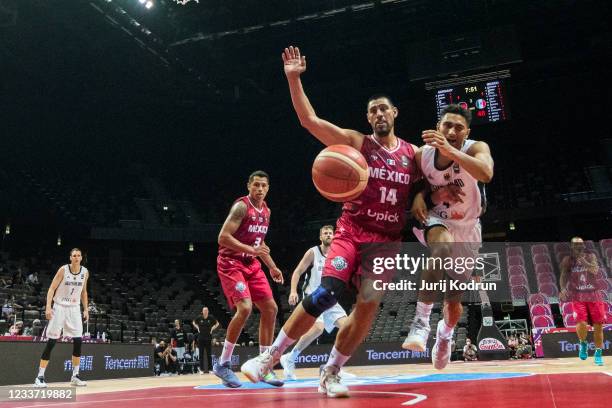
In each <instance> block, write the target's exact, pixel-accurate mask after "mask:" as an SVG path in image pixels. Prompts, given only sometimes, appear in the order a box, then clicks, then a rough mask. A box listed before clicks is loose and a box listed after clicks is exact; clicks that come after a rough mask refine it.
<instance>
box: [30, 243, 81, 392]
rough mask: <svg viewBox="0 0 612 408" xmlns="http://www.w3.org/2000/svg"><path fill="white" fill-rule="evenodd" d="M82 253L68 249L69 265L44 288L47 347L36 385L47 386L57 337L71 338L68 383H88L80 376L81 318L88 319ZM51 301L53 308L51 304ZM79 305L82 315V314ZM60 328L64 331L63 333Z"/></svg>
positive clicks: (41, 360)
mask: <svg viewBox="0 0 612 408" xmlns="http://www.w3.org/2000/svg"><path fill="white" fill-rule="evenodd" d="M82 260H83V256H82V254H81V250H80V249H78V248H73V249H72V250H71V251H70V264H69V265H64V266H62V267H60V268H59V269H58V270H57V273H56V274H55V277H54V278H53V281H52V282H51V286H49V290H48V291H47V307H46V309H45V316H46V318H47V320H48V321H49V323H48V324H47V328H46V334H47V338H48V339H49V340H48V341H47V346H46V347H45V350H44V351H43V353H42V357H41V359H40V366H39V369H38V376H37V377H36V380H35V381H34V386H35V387H46V386H47V383H46V382H45V369H46V368H47V364H49V359H50V358H51V350H53V347H54V346H55V343H56V342H57V339H59V338H60V336H62V335H63V336H64V337H71V338H72V343H73V347H72V378H71V379H70V383H71V384H72V385H76V386H81V387H82V386H85V385H87V383H86V382H85V381H83V380H81V378H80V377H79V366H80V361H81V336H82V335H83V319H85V321H87V320H89V312H88V309H87V307H88V304H87V302H88V300H87V280H88V279H89V271H88V270H87V268H85V267H84V266H82V265H81V261H82ZM51 303H53V307H51ZM81 304H82V305H83V316H82V317H81V307H80V306H81ZM62 331H63V333H62Z"/></svg>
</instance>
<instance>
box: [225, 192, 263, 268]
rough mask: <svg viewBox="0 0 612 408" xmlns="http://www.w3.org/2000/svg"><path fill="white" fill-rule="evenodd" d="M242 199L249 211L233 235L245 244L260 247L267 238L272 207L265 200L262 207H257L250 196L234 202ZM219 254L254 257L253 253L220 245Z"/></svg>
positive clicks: (233, 256)
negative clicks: (237, 250)
mask: <svg viewBox="0 0 612 408" xmlns="http://www.w3.org/2000/svg"><path fill="white" fill-rule="evenodd" d="M238 201H242V202H243V203H245V204H246V206H247V213H246V215H245V216H244V218H243V219H242V223H240V226H239V227H238V229H237V230H236V232H234V234H233V237H234V238H236V239H237V240H238V241H240V242H241V243H243V244H245V245H249V246H252V247H258V246H259V245H260V244H261V243H262V242H264V239H265V238H266V233H267V232H268V226H269V225H270V209H269V208H268V205H267V204H266V202H265V201H264V202H263V203H262V207H261V209H258V208H256V207H255V206H254V205H253V203H252V202H251V200H250V198H249V197H248V196H244V197H240V198H239V199H237V200H236V201H234V203H236V202H238ZM219 255H221V256H227V257H231V258H252V257H253V256H252V255H249V254H246V253H243V252H236V251H234V250H233V249H230V248H226V247H224V246H221V245H219Z"/></svg>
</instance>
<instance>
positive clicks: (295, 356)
mask: <svg viewBox="0 0 612 408" xmlns="http://www.w3.org/2000/svg"><path fill="white" fill-rule="evenodd" d="M301 353H302V350H300V349H299V348H297V347H294V348H293V350H291V355H290V356H289V358H290V359H291V361H293V362H294V363H295V362H296V361H297V359H298V357H299V356H300V354H301Z"/></svg>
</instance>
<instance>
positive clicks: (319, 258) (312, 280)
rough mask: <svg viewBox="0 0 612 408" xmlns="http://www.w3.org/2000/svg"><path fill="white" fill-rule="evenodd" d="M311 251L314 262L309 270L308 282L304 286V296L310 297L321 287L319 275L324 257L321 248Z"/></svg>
mask: <svg viewBox="0 0 612 408" xmlns="http://www.w3.org/2000/svg"><path fill="white" fill-rule="evenodd" d="M311 249H312V252H313V253H314V260H313V262H312V267H311V268H310V273H309V277H308V281H307V282H306V283H305V284H304V295H310V294H311V293H312V292H314V290H315V289H316V288H318V287H319V285H321V273H323V266H324V265H325V258H326V256H325V255H323V253H321V248H320V247H319V246H315V247H312V248H311Z"/></svg>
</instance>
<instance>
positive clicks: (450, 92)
mask: <svg viewBox="0 0 612 408" xmlns="http://www.w3.org/2000/svg"><path fill="white" fill-rule="evenodd" d="M435 101H436V110H437V118H438V120H439V119H440V114H441V112H442V110H443V109H444V108H445V107H446V106H448V105H450V104H452V103H456V104H459V105H461V106H462V107H463V108H465V109H468V110H470V111H471V112H472V124H473V125H480V124H483V123H491V122H501V121H505V120H508V119H510V109H509V106H508V101H507V98H506V84H505V81H504V80H503V79H495V80H490V81H483V82H471V83H465V84H462V85H456V86H449V87H445V88H441V89H437V90H436V93H435Z"/></svg>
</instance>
